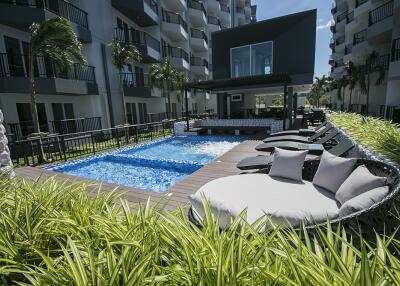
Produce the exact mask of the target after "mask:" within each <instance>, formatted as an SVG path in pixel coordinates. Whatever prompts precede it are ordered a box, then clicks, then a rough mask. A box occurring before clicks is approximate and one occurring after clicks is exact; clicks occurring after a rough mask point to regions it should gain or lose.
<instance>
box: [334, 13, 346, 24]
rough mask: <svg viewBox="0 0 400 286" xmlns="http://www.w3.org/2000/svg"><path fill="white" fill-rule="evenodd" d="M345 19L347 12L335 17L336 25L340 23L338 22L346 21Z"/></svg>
mask: <svg viewBox="0 0 400 286" xmlns="http://www.w3.org/2000/svg"><path fill="white" fill-rule="evenodd" d="M346 17H347V11H346V12H343V13H342V14H340V15H339V16H337V18H336V23H340V22H342V21H343V20H346Z"/></svg>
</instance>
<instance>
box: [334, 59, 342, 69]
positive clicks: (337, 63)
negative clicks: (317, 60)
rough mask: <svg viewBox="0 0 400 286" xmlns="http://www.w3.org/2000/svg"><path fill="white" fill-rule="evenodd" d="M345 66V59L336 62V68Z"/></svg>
mask: <svg viewBox="0 0 400 286" xmlns="http://www.w3.org/2000/svg"><path fill="white" fill-rule="evenodd" d="M342 66H344V62H343V59H340V60H337V61H335V68H338V67H342Z"/></svg>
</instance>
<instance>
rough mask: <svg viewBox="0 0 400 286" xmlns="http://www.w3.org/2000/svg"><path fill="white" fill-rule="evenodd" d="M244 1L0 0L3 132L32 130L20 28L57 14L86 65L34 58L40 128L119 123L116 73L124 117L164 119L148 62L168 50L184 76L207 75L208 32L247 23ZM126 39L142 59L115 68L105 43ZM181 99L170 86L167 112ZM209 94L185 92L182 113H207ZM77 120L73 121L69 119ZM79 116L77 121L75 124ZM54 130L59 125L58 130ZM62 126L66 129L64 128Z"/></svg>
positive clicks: (250, 12)
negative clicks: (62, 67)
mask: <svg viewBox="0 0 400 286" xmlns="http://www.w3.org/2000/svg"><path fill="white" fill-rule="evenodd" d="M250 1H251V0H206V1H197V0H135V1H126V0H70V1H66V0H23V1H21V0H18V1H17V0H15V1H6V3H5V2H2V3H0V109H2V110H3V113H4V118H5V125H6V126H7V129H8V132H9V133H13V134H15V136H16V137H21V136H25V135H27V134H29V133H30V132H32V129H33V126H32V122H31V121H32V115H31V114H30V109H29V103H30V97H29V90H28V73H27V57H28V49H29V33H28V28H29V26H30V25H31V24H32V22H43V21H45V20H47V19H49V18H51V17H55V16H57V15H61V16H64V17H66V18H67V19H69V20H70V21H71V23H72V25H73V27H74V30H75V32H76V33H77V35H78V38H79V39H80V40H81V42H82V43H83V53H84V55H85V56H86V59H87V62H88V66H87V67H80V66H79V65H74V68H73V69H72V70H71V71H68V72H61V71H57V69H56V68H55V67H54V65H53V64H52V62H51V61H50V60H49V59H47V58H44V57H39V58H38V59H37V60H36V65H35V75H36V86H37V93H38V110H39V120H40V124H41V129H42V130H43V131H50V132H58V133H67V132H76V131H84V130H88V129H91V130H94V129H98V128H107V127H111V126H115V125H118V124H121V123H123V122H124V118H123V100H122V98H121V93H120V89H119V77H121V78H122V79H123V83H124V92H125V102H126V107H127V114H128V121H129V123H132V124H135V123H146V122H152V121H159V120H162V119H164V118H165V114H166V111H167V110H166V109H167V106H168V102H167V96H166V93H165V92H162V91H161V90H159V89H157V88H152V89H151V88H150V87H149V75H148V74H149V70H150V67H151V65H152V64H155V63H162V62H163V60H164V59H165V57H167V56H171V58H172V64H173V66H174V67H175V68H177V69H179V70H182V71H184V72H185V73H186V76H187V78H188V79H189V80H205V79H211V78H212V63H211V59H212V48H211V46H212V43H211V42H210V40H211V33H212V32H214V31H218V30H220V29H224V28H230V27H232V26H237V25H244V24H246V23H250V22H251V21H255V10H256V9H255V6H253V7H252V6H251V3H250ZM114 37H116V38H117V39H119V40H120V42H121V43H127V42H129V43H132V44H133V45H135V46H136V47H137V48H138V49H139V51H140V52H141V56H142V61H141V62H140V63H132V64H130V65H126V66H125V67H124V70H123V71H122V73H120V72H119V71H118V70H117V69H116V68H115V67H114V66H113V63H112V59H111V48H110V47H109V43H110V42H111V41H112V39H113V38H114ZM183 101H184V100H183V98H180V97H178V96H177V94H176V92H172V96H171V105H172V110H171V113H172V114H173V116H174V117H176V118H178V117H180V116H181V115H182V106H183V105H184V102H183ZM215 108H216V97H215V96H214V95H212V94H206V93H201V92H192V93H190V94H189V113H193V114H197V113H202V112H204V111H206V110H208V111H214V110H215ZM77 119H79V120H77ZM78 121H79V122H78ZM61 129H62V130H61ZM65 129H67V130H65Z"/></svg>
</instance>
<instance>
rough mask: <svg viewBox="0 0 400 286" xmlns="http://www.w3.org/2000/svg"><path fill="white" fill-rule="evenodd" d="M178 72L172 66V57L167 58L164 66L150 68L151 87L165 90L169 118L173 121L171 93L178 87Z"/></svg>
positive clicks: (158, 65) (155, 65)
mask: <svg viewBox="0 0 400 286" xmlns="http://www.w3.org/2000/svg"><path fill="white" fill-rule="evenodd" d="M177 75H178V71H177V70H176V69H174V68H173V67H172V65H171V57H169V56H168V57H166V58H165V61H164V63H163V64H162V65H160V64H154V65H152V66H151V68H150V82H149V85H150V87H153V86H154V85H156V86H159V87H162V88H164V90H166V91H167V96H168V112H167V118H168V119H171V91H172V90H174V89H175V87H176V86H177V85H178V82H177V78H178V77H177Z"/></svg>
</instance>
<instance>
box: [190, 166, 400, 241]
mask: <svg viewBox="0 0 400 286" xmlns="http://www.w3.org/2000/svg"><path fill="white" fill-rule="evenodd" d="M319 162H320V161H319V160H310V161H305V162H304V166H303V175H302V176H303V182H293V181H290V180H286V179H280V178H272V177H270V176H268V173H269V170H270V167H271V165H268V166H267V168H265V169H263V170H260V171H258V172H256V173H250V174H248V173H247V174H242V175H237V176H230V177H225V178H220V179H217V180H214V181H211V182H209V183H207V184H206V185H204V186H203V187H202V188H200V189H199V190H198V192H197V193H196V194H195V195H193V196H192V197H191V202H192V206H191V208H190V210H189V219H190V221H191V222H192V223H194V224H195V225H196V226H198V227H201V226H202V225H201V220H202V217H203V216H204V210H203V206H202V204H201V202H200V200H199V197H205V198H207V199H208V201H209V205H210V209H211V211H212V212H213V214H214V215H215V216H217V217H218V222H219V224H220V227H221V229H223V228H226V227H228V226H229V224H230V221H231V219H232V218H235V217H236V216H237V215H239V214H240V212H241V211H243V210H244V209H246V208H247V218H246V219H247V221H248V222H249V223H252V222H254V221H256V220H257V219H258V218H260V217H262V216H263V215H265V214H267V216H268V217H269V218H270V220H271V221H272V222H273V223H275V224H278V225H283V226H285V225H287V224H288V223H290V225H291V226H293V227H295V228H300V227H301V225H302V224H304V225H305V227H306V228H307V229H308V230H310V231H312V230H314V229H315V228H316V227H317V225H318V226H325V225H326V224H327V218H328V219H329V221H330V224H331V226H332V228H333V229H336V228H337V227H338V226H339V225H341V226H343V227H345V228H346V229H347V230H349V231H351V230H356V231H357V233H359V232H358V230H359V229H361V231H362V234H363V235H364V237H370V236H371V235H372V237H373V236H374V231H376V232H383V231H385V232H386V233H391V232H393V231H395V228H396V227H397V226H398V219H396V218H395V207H394V205H395V204H396V201H397V200H398V194H399V178H400V174H399V172H398V170H397V169H396V168H395V167H393V166H391V165H388V164H386V163H383V162H379V161H373V160H366V159H358V160H357V162H356V164H355V166H354V169H355V168H357V167H358V166H360V165H363V164H364V165H365V166H366V167H367V168H368V170H369V171H370V172H371V173H372V174H373V175H375V176H380V177H386V178H387V185H388V187H389V194H388V195H387V196H386V197H385V198H384V199H383V200H381V201H380V202H378V203H376V204H374V205H372V206H371V207H369V208H367V209H363V210H361V211H358V212H355V213H352V214H350V215H346V216H339V208H340V205H339V204H338V203H337V202H336V200H335V198H334V196H333V195H332V194H331V193H329V192H327V191H326V190H324V189H321V188H318V187H316V186H314V185H313V184H312V180H313V178H314V175H315V173H316V171H317V169H318V165H319ZM193 209H195V211H194V210H193Z"/></svg>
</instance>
